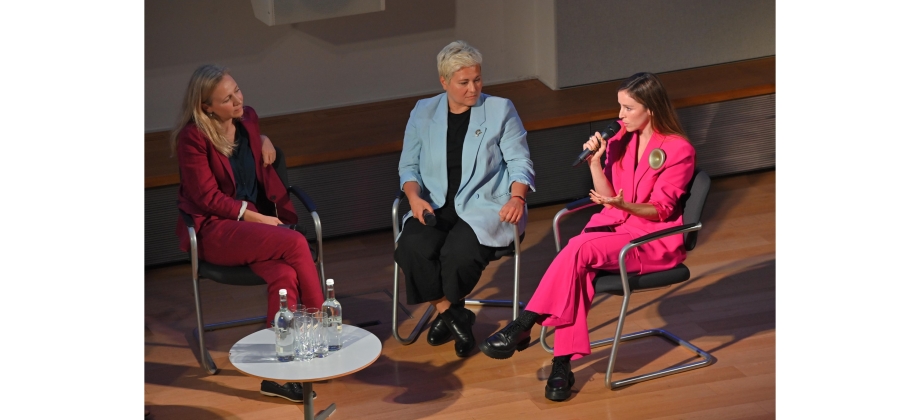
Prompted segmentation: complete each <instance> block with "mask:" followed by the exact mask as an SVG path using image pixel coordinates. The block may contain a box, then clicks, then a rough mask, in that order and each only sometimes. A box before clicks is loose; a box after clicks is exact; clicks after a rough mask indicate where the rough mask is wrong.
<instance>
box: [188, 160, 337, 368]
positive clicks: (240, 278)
mask: <svg viewBox="0 0 920 420" xmlns="http://www.w3.org/2000/svg"><path fill="white" fill-rule="evenodd" d="M275 152H276V155H277V157H276V159H275V162H274V163H273V164H272V166H273V167H274V168H275V171H276V172H277V173H278V176H279V177H280V178H281V182H283V183H284V185H285V186H287V190H288V193H289V194H291V195H293V196H294V197H297V199H298V200H300V202H301V203H302V204H303V205H304V207H306V209H307V211H309V212H310V215H312V216H313V227H314V229H315V233H316V240H315V241H308V243H309V245H310V251H311V253H312V255H313V262H315V263H318V264H319V274H320V285H321V286H322V287H323V291H324V292H325V285H324V284H323V283H324V282H323V279H325V278H326V273H325V270H324V269H323V229H322V225H321V224H320V220H319V214H317V213H316V205H314V204H313V200H312V199H310V196H308V195H307V194H306V193H304V192H303V191H302V190H301V189H300V188H298V187H296V186H293V185H291V184H290V183H288V176H287V166H286V165H285V161H284V154H283V153H282V152H281V149H279V148H277V147H275ZM179 214H180V215H181V216H182V219H183V220H184V222H185V226H186V227H187V228H188V234H189V240H190V244H191V245H190V247H191V248H190V250H189V258H190V259H191V262H192V287H193V290H194V292H195V314H196V316H197V321H198V326H197V327H196V328H195V329H194V330H193V331H192V339H193V340H194V341H197V343H196V345H197V346H198V351H199V354H200V356H201V357H200V362H201V367H202V368H204V369H205V370H207V371H208V373H210V374H212V375H214V374H216V373H217V366H216V365H215V364H214V360H212V359H211V354H210V353H209V352H208V349H207V347H205V344H204V333H205V332H209V331H215V330H219V329H223V328H230V327H238V326H242V325H251V324H258V323H261V322H265V316H264V315H263V316H259V317H254V318H246V319H239V320H234V321H225V322H218V323H213V324H207V325H205V324H204V317H203V315H202V311H201V296H200V293H199V288H198V280H199V279H210V280H213V281H215V282H217V283H222V284H227V285H232V286H261V285H265V284H266V283H265V280H263V279H262V278H261V277H259V276H257V275H256V274H255V273H253V272H252V270H251V269H250V268H249V267H248V266H235V267H228V266H222V265H216V264H211V263H209V262H207V261H204V260H202V259H201V258H199V257H198V235H197V233H196V232H195V224H194V222H193V221H192V218H191V216H189V215H188V214H187V213H185V212H183V211H182V210H179Z"/></svg>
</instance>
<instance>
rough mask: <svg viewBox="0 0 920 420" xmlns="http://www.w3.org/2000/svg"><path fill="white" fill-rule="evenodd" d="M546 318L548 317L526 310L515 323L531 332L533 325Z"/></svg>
mask: <svg viewBox="0 0 920 420" xmlns="http://www.w3.org/2000/svg"><path fill="white" fill-rule="evenodd" d="M545 318H546V315H541V314H538V313H536V312H530V311H528V310H526V309H525V310H524V312H521V315H519V316H518V317H517V319H515V320H514V322H517V323H518V324H520V325H523V326H524V329H528V330H529V329H531V328H533V325H534V324H536V323H537V321H538V320H542V319H545Z"/></svg>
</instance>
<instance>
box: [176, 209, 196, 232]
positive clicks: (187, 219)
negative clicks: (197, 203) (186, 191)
mask: <svg viewBox="0 0 920 420" xmlns="http://www.w3.org/2000/svg"><path fill="white" fill-rule="evenodd" d="M179 215H180V216H182V221H183V222H185V227H187V228H190V229H195V221H194V220H192V216H189V214H188V213H186V212H184V211H182V210H179Z"/></svg>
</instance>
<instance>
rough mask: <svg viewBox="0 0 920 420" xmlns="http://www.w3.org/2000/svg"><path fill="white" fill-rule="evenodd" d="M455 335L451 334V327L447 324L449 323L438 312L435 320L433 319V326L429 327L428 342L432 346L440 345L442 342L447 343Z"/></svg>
mask: <svg viewBox="0 0 920 420" xmlns="http://www.w3.org/2000/svg"><path fill="white" fill-rule="evenodd" d="M452 338H454V335H453V334H451V332H450V328H449V327H448V326H447V323H446V322H444V320H443V319H441V315H440V314H438V316H436V317H435V318H434V321H431V327H430V328H428V344H430V345H432V346H440V345H442V344H447V343H448V342H449V341H450V340H451V339H452Z"/></svg>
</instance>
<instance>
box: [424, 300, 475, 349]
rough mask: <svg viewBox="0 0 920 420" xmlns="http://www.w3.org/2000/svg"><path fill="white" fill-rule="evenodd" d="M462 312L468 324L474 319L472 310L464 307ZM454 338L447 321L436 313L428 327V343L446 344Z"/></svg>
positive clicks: (433, 344) (434, 344)
mask: <svg viewBox="0 0 920 420" xmlns="http://www.w3.org/2000/svg"><path fill="white" fill-rule="evenodd" d="M463 314H464V315H465V316H466V318H467V320H468V321H469V323H470V325H473V323H474V322H475V321H476V314H474V313H473V311H471V310H469V309H466V308H464V309H463ZM453 339H454V335H453V334H452V333H451V332H450V327H448V326H447V323H446V322H444V320H443V319H441V315H440V314H438V316H436V317H435V318H434V321H431V326H430V327H429V328H428V344H430V345H432V346H440V345H442V344H447V343H448V342H450V340H453Z"/></svg>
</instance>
